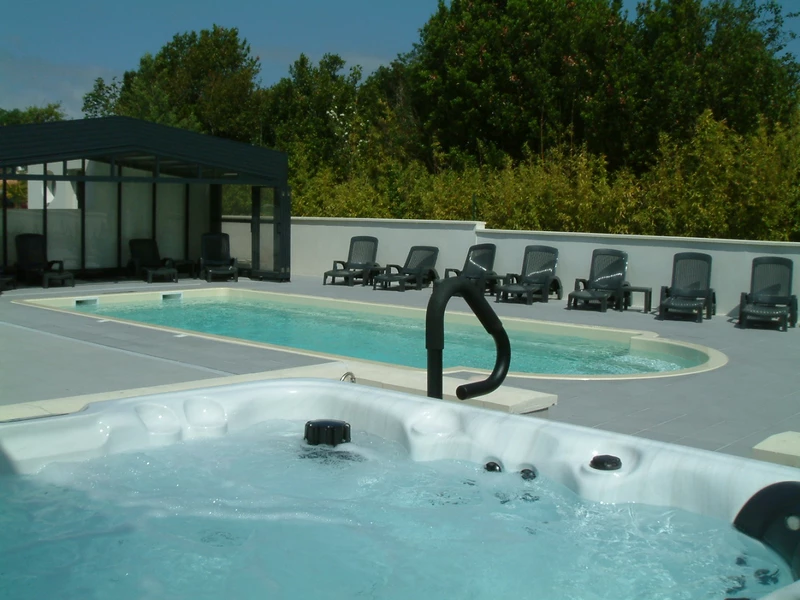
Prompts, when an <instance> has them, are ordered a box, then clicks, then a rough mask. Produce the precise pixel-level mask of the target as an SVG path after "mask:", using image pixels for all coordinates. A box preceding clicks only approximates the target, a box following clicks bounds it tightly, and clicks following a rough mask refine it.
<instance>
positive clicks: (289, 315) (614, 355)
mask: <svg viewBox="0 0 800 600" xmlns="http://www.w3.org/2000/svg"><path fill="white" fill-rule="evenodd" d="M32 302H34V303H37V304H39V305H45V306H54V307H59V308H70V309H73V310H77V311H80V312H82V313H83V314H91V315H95V316H100V317H104V318H116V319H125V320H128V321H134V322H140V323H148V324H150V325H158V326H165V327H170V328H176V329H180V330H189V331H196V332H202V333H206V334H213V335H221V336H225V337H232V338H238V339H244V340H250V341H256V342H263V343H268V344H272V345H277V346H282V347H288V348H295V349H301V350H307V351H310V352H315V353H324V354H328V355H336V356H346V357H351V358H357V359H366V360H371V361H378V362H384V363H389V364H396V365H403V366H408V367H416V368H423V367H425V361H426V354H425V340H424V311H421V310H418V309H409V308H402V307H394V306H390V307H387V306H385V305H371V304H366V303H356V302H344V301H331V300H327V301H326V300H323V299H317V298H308V297H300V296H289V295H285V294H273V293H268V292H257V291H252V290H233V289H230V288H219V289H217V290H203V291H198V292H197V293H191V292H180V293H169V294H158V293H156V294H154V293H152V292H148V293H143V294H124V295H121V294H116V295H108V296H100V297H95V298H79V299H59V300H36V301H32ZM476 323H477V321H476V319H475V318H474V317H472V316H471V315H464V314H462V315H458V314H452V313H448V326H447V330H446V335H447V338H446V345H445V351H444V361H445V365H444V366H445V367H446V368H447V367H450V368H453V367H466V368H473V369H490V368H491V367H492V365H493V363H494V359H495V348H494V344H493V342H492V340H491V338H489V337H488V336H487V335H486V334H485V332H484V331H483V329H482V328H481V327H479V326H477V325H476ZM504 323H505V325H506V329H507V331H508V333H509V337H510V339H511V344H512V362H511V371H512V372H514V373H516V374H527V375H532V374H547V375H556V376H582V377H585V376H591V377H595V376H599V377H605V376H652V375H654V374H664V373H674V372H686V371H687V370H689V371H695V370H697V369H698V368H701V369H704V368H709V365H710V364H711V362H710V358H709V352H710V351H709V350H708V349H700V348H699V347H696V346H692V345H690V344H679V343H670V342H665V341H664V340H660V339H658V338H656V337H655V336H654V335H652V334H646V333H643V332H631V331H623V330H611V329H605V328H586V327H575V326H569V325H560V324H544V323H537V322H531V321H524V320H521V319H516V320H515V319H505V320H504ZM717 354H718V353H717ZM717 358H718V357H717ZM717 363H718V364H719V361H717ZM723 364H724V361H723Z"/></svg>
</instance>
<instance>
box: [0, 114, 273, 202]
mask: <svg viewBox="0 0 800 600" xmlns="http://www.w3.org/2000/svg"><path fill="white" fill-rule="evenodd" d="M76 159H86V160H92V161H97V162H102V163H107V164H111V165H115V166H119V167H130V168H135V169H141V170H143V171H148V172H150V173H151V174H152V175H150V176H148V177H142V179H148V180H164V181H167V180H169V181H176V179H175V178H178V180H179V181H187V182H194V183H243V184H250V185H264V186H271V187H282V186H285V185H286V184H287V177H288V158H287V156H286V154H285V153H284V152H279V151H277V150H270V149H269V148H263V147H260V146H253V145H250V144H244V143H242V142H236V141H232V140H227V139H224V138H219V137H214V136H211V135H204V134H200V133H195V132H193V131H188V130H185V129H178V128H176V127H169V126H166V125H159V124H157V123H150V122H149V121H142V120H139V119H132V118H130V117H102V118H98V119H76V120H73V121H58V122H55V123H36V124H32V125H9V126H5V127H0V178H6V179H42V178H43V176H42V175H41V174H40V175H25V174H22V175H20V174H19V173H18V171H17V170H16V167H23V166H27V165H36V164H42V163H57V162H63V161H70V160H76ZM162 177H163V179H162ZM47 179H56V180H58V179H65V180H82V179H85V180H87V181H88V180H92V179H95V180H98V179H105V180H110V179H120V180H122V179H124V180H132V179H137V177H136V176H122V175H119V172H117V173H116V174H115V173H113V172H112V173H110V176H106V177H97V176H95V177H92V176H88V175H86V174H85V173H84V174H70V175H67V174H64V175H57V176H53V175H48V176H47Z"/></svg>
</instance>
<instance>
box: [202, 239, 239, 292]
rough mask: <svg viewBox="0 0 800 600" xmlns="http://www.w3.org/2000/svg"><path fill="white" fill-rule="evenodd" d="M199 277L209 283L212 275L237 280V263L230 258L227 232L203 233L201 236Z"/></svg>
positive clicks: (229, 242)
mask: <svg viewBox="0 0 800 600" xmlns="http://www.w3.org/2000/svg"><path fill="white" fill-rule="evenodd" d="M200 277H204V278H205V280H206V281H207V282H209V283H210V282H211V280H212V278H214V277H224V278H225V279H226V280H227V279H231V278H232V279H233V280H234V281H239V263H238V261H237V260H236V259H235V258H231V240H230V237H229V236H228V234H227V233H204V234H203V235H202V236H201V238H200Z"/></svg>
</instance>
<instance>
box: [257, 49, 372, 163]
mask: <svg viewBox="0 0 800 600" xmlns="http://www.w3.org/2000/svg"><path fill="white" fill-rule="evenodd" d="M344 68H345V61H344V60H342V58H341V57H339V56H338V55H336V54H325V55H324V56H323V57H322V58H321V59H320V61H319V63H318V64H317V65H316V66H315V65H314V64H313V63H312V62H311V60H309V58H308V57H307V56H306V55H305V54H301V55H300V58H298V59H297V60H296V61H295V62H294V64H293V65H292V66H291V67H290V68H289V75H290V76H289V77H284V78H283V79H281V80H280V81H279V82H278V83H276V84H275V85H274V86H272V87H271V88H270V89H269V90H268V93H267V98H266V99H265V102H264V119H265V120H266V121H267V122H268V126H267V127H266V129H267V131H268V133H267V135H266V139H265V142H266V143H267V145H271V146H274V147H276V148H278V149H281V150H285V151H287V152H289V154H290V160H294V161H295V166H297V161H300V160H302V161H303V162H305V163H306V164H307V165H309V166H310V168H311V169H312V170H315V167H314V165H316V166H319V167H321V166H329V167H331V168H333V169H334V170H335V171H336V172H337V175H338V176H339V177H344V176H345V175H347V174H348V173H349V171H350V168H351V167H352V158H353V153H354V152H355V151H356V149H357V147H358V143H359V141H360V140H361V139H363V137H362V136H363V134H364V128H365V126H366V124H365V123H364V122H363V120H362V119H361V117H360V114H359V105H358V86H359V83H360V81H361V68H360V67H352V68H351V69H350V70H349V71H348V72H347V73H346V74H345V73H342V71H343V70H344Z"/></svg>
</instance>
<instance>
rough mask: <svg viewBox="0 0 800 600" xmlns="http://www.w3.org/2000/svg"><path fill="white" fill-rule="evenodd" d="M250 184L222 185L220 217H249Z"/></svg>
mask: <svg viewBox="0 0 800 600" xmlns="http://www.w3.org/2000/svg"><path fill="white" fill-rule="evenodd" d="M250 206H251V205H250V186H249V185H223V186H222V217H223V218H225V217H250V215H251V214H252V212H251V209H250Z"/></svg>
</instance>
